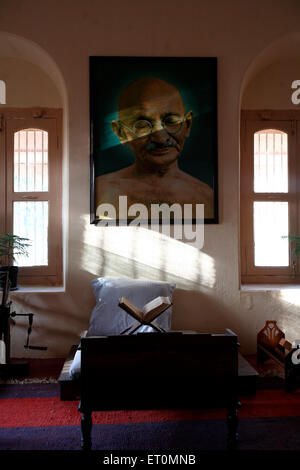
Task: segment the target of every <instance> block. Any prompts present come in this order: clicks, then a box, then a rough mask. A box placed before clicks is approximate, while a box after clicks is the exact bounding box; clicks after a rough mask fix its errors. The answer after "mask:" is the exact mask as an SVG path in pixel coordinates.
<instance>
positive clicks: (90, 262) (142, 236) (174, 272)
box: [81, 215, 216, 288]
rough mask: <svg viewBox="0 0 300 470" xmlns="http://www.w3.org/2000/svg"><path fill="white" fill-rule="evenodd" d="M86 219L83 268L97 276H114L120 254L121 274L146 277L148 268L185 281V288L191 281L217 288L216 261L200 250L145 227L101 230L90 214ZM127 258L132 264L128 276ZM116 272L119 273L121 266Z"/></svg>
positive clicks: (161, 275)
mask: <svg viewBox="0 0 300 470" xmlns="http://www.w3.org/2000/svg"><path fill="white" fill-rule="evenodd" d="M82 217H83V220H84V234H83V243H84V247H83V251H82V258H81V266H82V269H84V270H86V271H88V272H90V273H93V274H95V275H99V272H101V273H102V275H110V274H108V273H109V272H111V263H116V260H117V258H116V256H115V255H117V256H119V257H120V263H121V264H122V266H120V274H121V273H122V274H123V275H127V276H128V277H144V276H145V275H146V274H147V269H146V268H147V267H148V268H149V270H150V272H152V274H153V270H154V271H155V272H156V276H157V279H164V278H165V277H166V276H165V275H168V279H170V278H172V276H174V277H176V278H177V279H182V280H183V281H185V282H183V283H182V285H184V286H185V287H186V285H187V281H188V282H189V283H192V284H194V285H198V286H199V287H200V286H205V287H209V288H212V287H213V286H214V285H215V278H216V274H215V265H214V260H213V259H212V258H211V257H210V256H208V255H207V254H205V253H203V252H201V251H200V250H198V249H197V248H196V247H194V246H191V245H188V244H187V243H184V242H182V241H178V240H176V239H174V238H172V236H171V237H169V236H166V235H164V234H162V233H159V232H156V231H154V230H150V229H147V228H144V227H126V226H125V227H97V226H95V225H91V224H90V221H89V216H88V215H87V216H82ZM89 252H90V253H92V255H91V256H89ZM124 259H126V260H127V261H128V262H129V264H128V267H127V269H126V268H125V273H124V261H123V260H124ZM100 264H101V266H100ZM143 267H145V269H143ZM114 270H115V272H118V266H114ZM178 287H180V286H179V285H178ZM193 287H194V286H193Z"/></svg>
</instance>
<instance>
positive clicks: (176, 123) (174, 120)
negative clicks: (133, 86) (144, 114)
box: [119, 114, 186, 137]
mask: <svg viewBox="0 0 300 470" xmlns="http://www.w3.org/2000/svg"><path fill="white" fill-rule="evenodd" d="M185 119H186V117H185V116H184V118H181V117H179V116H177V115H175V114H171V115H169V116H167V117H166V118H165V119H163V120H162V121H161V126H162V128H163V129H165V130H166V131H167V132H168V133H169V134H177V132H179V131H180V129H181V127H182V123H183V122H184V121H185ZM119 122H120V124H122V126H124V127H126V129H128V130H129V131H130V132H132V133H133V134H134V135H135V136H136V137H145V136H147V135H149V134H152V132H154V127H153V124H152V123H151V122H150V121H147V120H146V119H139V120H138V121H136V122H135V123H134V124H133V127H132V128H131V127H128V126H127V125H126V124H125V123H124V122H122V121H119Z"/></svg>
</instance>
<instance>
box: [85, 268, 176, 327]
mask: <svg viewBox="0 0 300 470" xmlns="http://www.w3.org/2000/svg"><path fill="white" fill-rule="evenodd" d="M92 286H93V290H94V294H95V297H96V305H95V307H94V309H93V311H92V313H91V317H90V324H89V329H88V333H87V336H108V335H116V334H120V333H121V331H123V330H124V329H125V328H127V327H129V326H130V325H131V324H132V323H133V322H134V319H133V318H132V317H131V316H130V315H129V314H128V313H126V312H125V311H124V310H123V309H122V308H121V307H119V299H120V298H121V297H126V298H127V299H128V300H129V301H130V302H132V303H133V304H134V305H135V306H136V307H138V308H140V309H142V308H143V307H144V305H145V304H146V303H147V302H150V300H153V299H155V298H156V297H159V296H162V297H170V299H171V301H172V295H173V292H174V290H175V287H176V284H174V283H169V282H164V281H150V280H143V279H129V278H111V277H101V278H97V279H94V280H93V281H92ZM171 315H172V306H170V307H169V308H168V309H167V310H166V311H165V312H164V313H162V315H160V316H159V317H158V318H157V319H156V320H155V322H156V323H157V324H158V325H159V326H161V327H162V328H163V329H164V330H166V331H168V330H170V328H171ZM145 331H153V328H151V327H149V326H147V325H143V326H141V327H140V328H139V329H138V330H137V331H136V333H140V332H145Z"/></svg>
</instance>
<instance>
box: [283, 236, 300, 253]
mask: <svg viewBox="0 0 300 470" xmlns="http://www.w3.org/2000/svg"><path fill="white" fill-rule="evenodd" d="M282 238H289V239H290V240H291V242H294V243H295V246H294V248H293V253H294V254H295V255H297V256H298V254H299V253H300V236H299V235H286V236H284V237H282Z"/></svg>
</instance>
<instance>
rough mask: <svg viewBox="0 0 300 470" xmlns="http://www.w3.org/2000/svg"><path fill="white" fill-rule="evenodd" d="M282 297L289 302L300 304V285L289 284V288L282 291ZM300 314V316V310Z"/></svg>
mask: <svg viewBox="0 0 300 470" xmlns="http://www.w3.org/2000/svg"><path fill="white" fill-rule="evenodd" d="M280 298H281V299H282V300H284V301H285V302H287V303H289V304H292V305H295V306H299V305H300V287H299V286H295V287H294V286H289V287H288V288H287V289H282V290H281V291H280ZM299 316H300V312H299Z"/></svg>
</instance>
